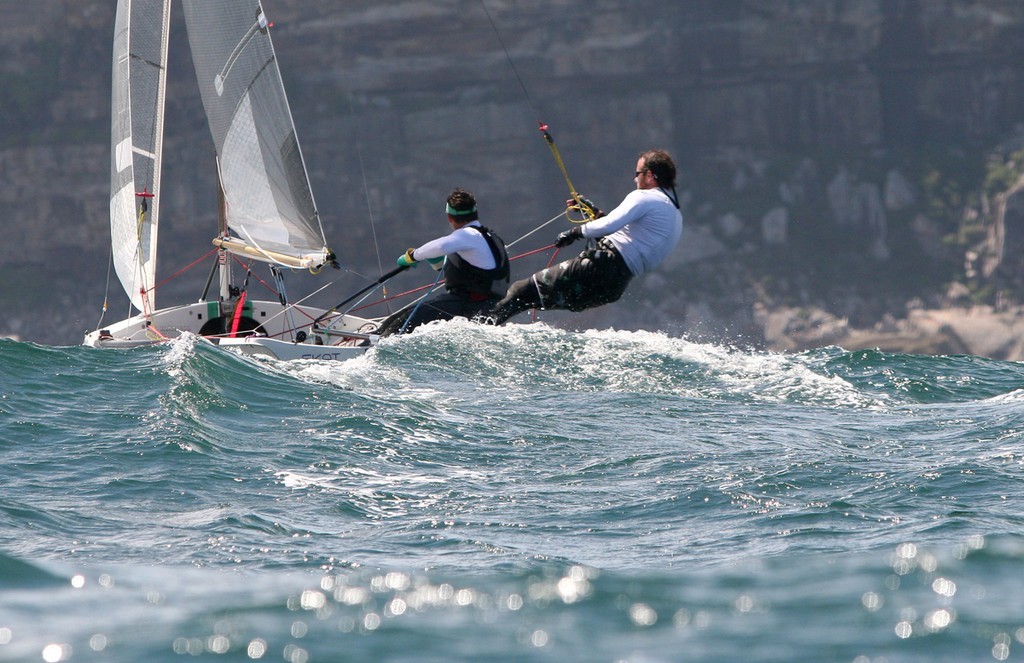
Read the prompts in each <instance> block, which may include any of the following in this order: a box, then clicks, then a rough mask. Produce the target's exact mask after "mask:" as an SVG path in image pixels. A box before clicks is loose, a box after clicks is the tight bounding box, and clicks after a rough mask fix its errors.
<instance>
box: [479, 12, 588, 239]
mask: <svg viewBox="0 0 1024 663" xmlns="http://www.w3.org/2000/svg"><path fill="white" fill-rule="evenodd" d="M480 6H481V7H483V10H484V13H485V14H487V20H488V21H489V22H490V24H491V29H492V30H494V35H495V36H496V37H497V38H498V43H499V44H501V49H502V50H503V51H504V52H505V59H506V60H508V64H509V66H510V67H511V68H512V73H514V74H515V76H516V80H517V81H519V87H520V88H522V90H523V95H524V96H525V97H526V101H527V103H529V104H530V107H531V108H532V109H533V113H534V115H536V116H537V128H538V129H539V130H540V132H541V133H542V134H544V140H545V141H546V142H547V144H548V148H549V149H550V150H551V155H552V156H553V157H554V158H555V163H556V164H558V169H559V170H560V171H562V177H564V178H565V183H566V184H567V185H568V186H569V195H570V197H571V198H572V201H573V204H572V205H570V206H569V207H568V208H567V209H566V212H567V213H566V216H565V218H566V219H568V220H569V221H570V222H571V223H577V224H579V223H587V222H588V221H593V220H594V219H595V218H597V211H596V210H595V209H594V206H593V205H592V204H591V203H590V202H589V201H587V200H586V199H585V198H583V196H581V195H580V194H579V193H578V192H577V191H576V188H575V187H574V186H573V184H572V180H570V179H569V171H568V170H566V168H565V164H564V163H563V162H562V155H561V153H559V151H558V146H557V145H555V139H554V138H552V137H551V134H550V133H549V132H548V125H547V124H545V123H544V121H543V120H541V119H540V111H539V110H538V109H537V105H536V104H535V103H533V99H532V98H531V97H530V92H529V91H528V90H527V89H526V84H525V83H524V82H523V77H522V76H520V75H519V70H518V69H517V68H516V63H515V61H514V60H513V59H512V54H511V53H510V52H509V50H508V47H507V46H505V40H504V39H502V38H501V32H500V31H499V30H498V26H497V25H496V24H495V23H494V19H493V18H492V17H491V12H490V11H489V10H488V9H487V3H485V2H484V0H480ZM569 210H575V211H577V212H579V213H580V215H581V216H580V218H578V219H574V218H572V217H571V216H569V215H568V211H569Z"/></svg>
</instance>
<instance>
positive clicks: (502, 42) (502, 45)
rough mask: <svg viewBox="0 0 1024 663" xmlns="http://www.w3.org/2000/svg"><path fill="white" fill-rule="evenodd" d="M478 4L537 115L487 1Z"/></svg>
mask: <svg viewBox="0 0 1024 663" xmlns="http://www.w3.org/2000/svg"><path fill="white" fill-rule="evenodd" d="M480 6H481V7H483V8H484V13H485V14H487V20H488V21H489V22H490V24H491V29H492V30H494V35H495V36H496V37H497V38H498V43H499V44H501V49H502V50H503V51H505V59H507V60H508V64H509V66H511V67H512V73H514V74H515V75H516V80H517V81H519V87H521V88H522V89H523V95H524V96H525V97H526V101H527V102H528V103H529V104H530V107H531V108H533V114H534V115H537V116H539V115H540V112H538V110H537V106H536V104H534V103H533V99H531V98H530V93H529V92H528V91H527V90H526V84H525V83H523V77H522V76H520V75H519V70H518V69H516V63H515V62H514V61H513V60H512V54H511V53H509V52H508V47H506V46H505V40H504V39H502V38H501V32H499V31H498V26H497V25H495V23H494V19H493V18H491V12H490V11H488V10H487V3H485V2H484V0H480Z"/></svg>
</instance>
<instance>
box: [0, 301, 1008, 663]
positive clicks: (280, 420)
mask: <svg viewBox="0 0 1024 663" xmlns="http://www.w3.org/2000/svg"><path fill="white" fill-rule="evenodd" d="M1022 386H1024V366H1022V365H1021V364H1016V363H1010V362H999V361H993V360H987V359H981V358H976V357H966V356H957V357H923V356H911V355H899V354H886V353H883V352H877V351H860V352H847V351H844V350H842V349H839V348H824V349H820V350H816V351H813V352H806V353H802V354H795V355H780V354H772V353H766V352H759V351H751V350H747V349H741V348H730V347H722V346H715V345H708V344H698V343H693V342H690V341H687V340H685V339H681V338H674V337H670V336H666V335H663V334H656V333H647V332H621V331H610V330H609V331H587V332H568V331H563V330H559V329H555V328H553V327H549V326H546V325H544V324H534V325H510V326H508V327H503V328H488V327H480V326H475V325H471V324H468V323H460V322H457V321H456V322H452V323H446V324H440V325H431V326H428V327H424V328H420V329H418V330H417V331H416V332H415V333H413V334H410V335H408V336H405V337H400V338H390V339H386V340H385V341H384V342H383V343H382V344H381V345H380V346H379V347H377V348H375V349H373V350H371V351H370V352H369V353H367V354H366V355H365V356H364V357H362V358H360V359H357V360H353V361H351V362H347V363H343V364H337V365H332V364H317V363H288V364H285V363H276V362H269V361H254V360H250V359H245V358H242V357H239V356H235V355H232V354H230V353H227V352H224V351H221V350H218V349H216V348H212V347H210V346H207V345H206V344H204V343H202V342H200V341H197V340H196V339H195V338H183V339H179V340H177V341H174V342H173V343H170V344H168V345H164V346H159V347H150V348H143V349H137V350H131V351H114V350H93V349H89V348H81V347H46V346H40V345H35V344H32V343H25V342H14V341H4V340H0V448H2V451H3V464H2V466H0V486H2V490H0V660H2V661H193V660H204V661H205V660H209V661H255V660H261V661H287V662H289V663H306V662H317V661H410V662H412V661H559V662H561V661H607V662H617V661H633V662H638V663H639V662H648V661H847V662H850V663H869V662H873V663H880V662H890V663H895V662H897V661H957V662H960V661H991V660H996V661H1003V660H1013V661H1021V660H1024V516H1022V511H1024V390H1022Z"/></svg>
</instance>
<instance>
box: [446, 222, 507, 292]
mask: <svg viewBox="0 0 1024 663" xmlns="http://www.w3.org/2000/svg"><path fill="white" fill-rule="evenodd" d="M465 227H466V228H470V229H472V230H475V231H477V232H479V233H480V234H481V235H482V236H483V238H484V240H486V241H487V246H488V248H490V250H491V255H492V256H494V264H495V267H494V269H481V268H480V267H477V266H475V265H471V264H469V263H468V262H467V261H465V260H463V259H462V257H461V256H459V254H458V253H452V254H450V255H449V256H448V262H447V264H446V265H445V267H444V285H445V289H446V290H447V291H448V292H450V293H452V294H455V295H458V296H460V297H464V298H466V299H468V300H469V301H472V302H483V301H487V300H488V299H493V298H495V297H497V298H501V297H504V296H505V292H506V291H507V290H508V282H509V275H510V273H511V270H510V269H509V263H508V253H507V252H506V251H505V243H504V242H503V241H501V238H500V237H498V236H497V235H495V234H494V232H493V231H492V230H490V229H489V228H486V227H484V226H465Z"/></svg>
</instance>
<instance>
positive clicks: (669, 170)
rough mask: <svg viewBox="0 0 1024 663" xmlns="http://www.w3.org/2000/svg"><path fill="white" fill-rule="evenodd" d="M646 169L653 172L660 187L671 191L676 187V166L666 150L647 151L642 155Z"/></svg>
mask: <svg viewBox="0 0 1024 663" xmlns="http://www.w3.org/2000/svg"><path fill="white" fill-rule="evenodd" d="M640 158H641V159H643V161H644V168H646V169H647V170H649V171H651V174H653V175H654V179H655V181H657V183H658V186H660V187H661V188H663V189H671V188H672V187H674V186H675V185H676V164H675V163H674V162H673V161H672V157H671V156H670V155H669V153H668V152H666V151H665V150H647V151H646V152H644V153H643V154H641V155H640Z"/></svg>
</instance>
